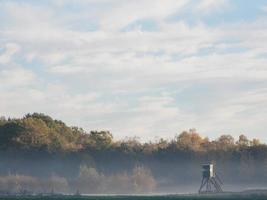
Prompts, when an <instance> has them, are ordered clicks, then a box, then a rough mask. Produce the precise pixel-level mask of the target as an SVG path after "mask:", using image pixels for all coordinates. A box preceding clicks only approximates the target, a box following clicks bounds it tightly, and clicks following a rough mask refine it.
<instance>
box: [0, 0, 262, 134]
mask: <svg viewBox="0 0 267 200" xmlns="http://www.w3.org/2000/svg"><path fill="white" fill-rule="evenodd" d="M75 2H76V1H72V0H68V1H57V2H56V3H57V6H56V8H54V7H53V8H51V9H49V10H50V11H49V12H46V11H47V8H42V7H41V6H31V5H29V4H26V3H24V4H16V3H12V4H7V5H5V6H4V7H5V10H6V12H7V13H9V15H8V16H7V18H8V22H9V23H8V28H6V27H5V28H1V25H0V30H1V31H0V37H1V38H4V39H3V40H1V41H0V45H1V46H6V48H5V49H4V50H3V53H2V54H1V55H0V63H2V64H7V63H9V64H10V66H12V67H11V68H7V67H6V66H5V67H3V69H2V68H1V72H0V83H1V85H0V90H1V93H2V94H5V95H1V96H0V102H1V105H0V112H1V115H2V114H5V115H8V116H10V115H11V116H21V115H23V114H25V113H27V112H35V111H37V112H44V113H47V114H50V115H52V116H53V117H56V118H58V119H62V120H63V121H66V122H67V123H69V124H73V125H79V126H82V127H85V128H86V129H87V130H90V129H110V130H111V131H112V132H113V133H114V134H115V136H116V137H124V136H125V135H127V134H132V135H138V136H140V138H145V139H153V138H154V136H162V135H161V134H163V136H164V137H172V136H173V135H174V134H175V133H177V132H178V131H181V130H183V129H187V128H192V127H195V128H197V129H199V130H200V131H203V132H204V133H205V134H208V133H211V134H216V135H217V134H219V133H222V132H227V131H231V133H233V134H239V133H240V132H241V131H246V130H248V131H253V128H254V129H255V130H257V131H258V132H259V133H260V134H261V133H262V130H263V129H264V128H266V127H265V126H264V125H262V126H261V124H264V122H263V120H260V119H264V118H266V116H265V114H264V113H262V112H261V110H263V109H264V106H265V104H266V103H265V102H266V101H265V100H266V94H265V93H266V92H265V91H264V90H259V88H262V87H263V86H262V85H264V84H265V82H267V71H266V66H267V59H266V56H265V55H266V51H267V48H266V45H264V44H266V43H267V37H266V35H267V34H266V33H267V24H266V20H265V18H264V17H263V18H262V19H260V18H259V19H257V20H255V21H253V22H248V23H246V24H243V23H240V22H238V23H233V24H223V25H217V26H214V27H209V26H207V25H205V24H204V23H203V22H198V23H196V24H193V25H191V24H190V25H189V24H187V23H186V22H185V21H183V20H179V21H176V22H170V21H169V20H166V18H168V17H169V16H171V15H173V14H177V12H178V13H179V12H183V11H184V10H183V8H184V6H185V5H187V6H189V4H187V1H172V0H170V1H164V3H162V2H163V1H159V0H156V1H150V0H148V1H139V0H137V1H131V2H130V3H129V2H128V1H127V2H126V1H113V0H107V1H105V3H107V2H108V3H107V5H108V6H107V7H104V8H103V7H101V6H103V4H102V3H100V4H101V6H99V7H98V10H96V11H95V10H94V11H92V12H93V14H91V13H85V11H84V10H83V11H82V12H81V13H75V14H76V15H78V19H83V20H85V21H86V20H92V19H93V20H95V21H96V22H97V23H98V25H99V27H98V30H95V31H80V30H78V29H75V28H72V26H70V25H69V23H70V22H69V20H70V18H72V16H69V15H68V13H67V12H66V15H64V16H63V15H57V13H56V11H57V9H61V8H62V7H64V6H63V5H64V4H66V3H70V4H71V3H75ZM79 2H80V3H81V4H82V5H83V6H85V7H86V6H88V5H90V6H94V5H96V4H97V5H98V1H95V0H88V1H86V0H84V1H82V0H81V1H79ZM198 2H200V3H198V4H197V3H195V4H193V7H192V8H191V9H192V10H194V11H195V9H197V10H198V11H199V12H200V11H201V12H205V13H206V12H208V13H211V12H212V11H214V10H218V9H220V8H221V7H222V6H225V2H228V1H211V0H202V1H198ZM105 3H104V4H105ZM109 6H110V7H109ZM187 9H188V8H187ZM14 10H15V11H16V12H14ZM88 12H89V11H88ZM39 13H45V14H44V15H39ZM84 16H85V18H83V17H84ZM75 17H77V16H75ZM75 19H77V18H75ZM146 19H151V20H153V21H155V22H156V25H157V30H155V31H140V30H128V31H127V32H121V31H118V30H119V29H121V28H123V27H125V26H128V25H129V24H131V23H133V22H136V21H138V20H146ZM264 21H265V22H264ZM84 24H85V23H84ZM18 60H20V61H21V60H23V62H21V63H20V61H18ZM35 71H36V72H35ZM239 83H240V85H242V87H241V86H239ZM248 83H251V85H252V86H253V87H252V86H251V85H249V86H247V85H246V84H248ZM243 84H244V85H243ZM207 85H208V86H207ZM254 85H255V86H254ZM199 87H200V88H199ZM246 87H247V88H246ZM244 88H245V89H244ZM21 97H23V98H21ZM256 111H258V112H256ZM246 112H250V113H252V115H253V117H251V119H253V120H251V121H250V119H249V117H248V116H247V115H246V114H244V113H246ZM244 122H245V123H244ZM255 127H257V128H255ZM260 127H262V128H260ZM260 134H259V135H258V136H261V135H260ZM213 136H214V135H213Z"/></svg>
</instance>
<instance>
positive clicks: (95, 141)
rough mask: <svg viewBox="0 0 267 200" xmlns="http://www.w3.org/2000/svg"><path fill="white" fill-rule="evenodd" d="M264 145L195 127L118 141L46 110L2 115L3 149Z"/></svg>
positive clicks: (135, 149) (147, 150)
mask: <svg viewBox="0 0 267 200" xmlns="http://www.w3.org/2000/svg"><path fill="white" fill-rule="evenodd" d="M263 146H266V145H264V144H261V142H260V141H259V140H258V139H252V140H249V139H248V138H247V137H246V136H245V135H240V136H239V139H238V141H235V139H234V138H233V137H232V136H231V135H222V136H220V137H219V138H218V139H216V140H213V141H210V140H209V139H208V138H207V137H205V138H203V137H201V136H200V135H199V134H198V133H197V132H196V130H195V129H190V130H189V131H183V132H182V133H181V134H179V135H178V136H176V137H175V138H173V139H172V140H170V141H168V140H165V139H163V138H161V139H159V140H158V141H154V142H149V143H141V142H139V141H138V139H137V138H135V137H133V138H128V139H125V140H117V141H115V140H113V136H112V134H111V133H110V132H109V131H91V132H89V133H87V132H85V131H84V130H83V129H82V128H78V127H69V126H67V125H66V124H65V123H64V122H62V121H59V120H53V119H52V118H51V117H49V116H47V115H44V114H39V113H34V114H27V115H26V116H25V117H23V118H22V119H10V118H9V119H6V118H5V117H1V118H0V147H1V149H7V148H11V147H12V148H18V149H30V148H32V149H41V150H45V151H48V152H58V151H68V152H69V151H81V150H86V149H90V150H106V149H119V150H120V151H127V152H142V153H144V154H146V153H152V152H155V151H161V150H163V149H177V150H182V151H202V152H203V151H204V152H207V151H214V150H222V151H227V150H235V149H244V148H250V147H263Z"/></svg>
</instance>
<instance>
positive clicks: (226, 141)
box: [217, 135, 235, 150]
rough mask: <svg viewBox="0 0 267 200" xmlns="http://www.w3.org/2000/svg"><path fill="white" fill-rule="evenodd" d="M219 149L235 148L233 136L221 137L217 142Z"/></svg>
mask: <svg viewBox="0 0 267 200" xmlns="http://www.w3.org/2000/svg"><path fill="white" fill-rule="evenodd" d="M217 146H218V148H219V149H222V150H227V149H231V148H233V147H234V146H235V139H234V138H233V137H232V136H231V135H221V136H220V137H219V139H218V140H217Z"/></svg>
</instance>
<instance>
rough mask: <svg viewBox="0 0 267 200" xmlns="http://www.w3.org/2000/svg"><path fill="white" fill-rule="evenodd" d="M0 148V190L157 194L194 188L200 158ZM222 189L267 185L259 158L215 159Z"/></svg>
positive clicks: (199, 181)
mask: <svg viewBox="0 0 267 200" xmlns="http://www.w3.org/2000/svg"><path fill="white" fill-rule="evenodd" d="M36 153H37V152H35V154H34V153H33V152H32V154H29V155H28V154H27V156H25V154H24V155H23V156H22V155H21V154H22V152H8V153H7V152H5V153H2V154H1V159H0V162H1V164H0V172H1V173H0V174H1V176H0V192H1V193H35V194H37V193H65V194H66V193H67V194H74V193H77V192H79V193H81V194H152V193H153V194H155V193H158V194H162V193H172V194H173V193H197V192H198V189H199V187H200V183H201V179H202V171H201V164H203V163H206V162H208V161H207V160H205V161H204V160H203V161H193V160H191V159H192V158H191V159H189V158H186V159H181V158H177V159H175V160H168V159H166V160H164V161H162V160H158V159H157V158H153V159H152V158H146V159H145V160H142V159H136V162H134V161H133V160H131V159H128V160H127V159H121V158H118V157H117V158H114V157H113V159H103V160H102V159H100V158H99V159H96V160H97V161H93V162H90V161H84V160H81V158H79V157H77V156H75V155H67V154H60V155H59V154H58V155H57V154H54V155H50V156H48V155H42V156H40V155H39V156H38V155H37V154H36ZM214 164H215V166H216V173H217V174H218V175H219V176H220V178H221V179H222V181H223V185H222V188H223V190H224V191H243V190H248V189H265V188H267V177H266V171H265V168H264V166H265V165H264V163H262V162H257V163H254V164H253V166H250V164H249V163H247V165H245V166H244V164H243V165H240V163H239V162H237V161H236V162H229V161H227V162H219V161H217V162H216V163H215V162H214Z"/></svg>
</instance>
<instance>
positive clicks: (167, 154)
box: [0, 113, 267, 193]
mask: <svg viewBox="0 0 267 200" xmlns="http://www.w3.org/2000/svg"><path fill="white" fill-rule="evenodd" d="M206 162H212V163H214V164H215V165H216V169H217V171H218V173H219V174H221V176H222V177H223V178H222V179H223V180H224V182H226V183H228V184H245V185H248V186H249V185H250V186H251V184H261V186H264V185H266V186H267V146H266V144H263V143H261V142H260V141H259V140H258V139H248V138H247V137H246V136H245V135H240V136H239V138H238V140H235V139H234V138H233V137H232V136H231V135H227V134H225V135H221V136H220V137H219V138H217V139H215V140H210V139H209V138H207V137H202V136H201V135H200V134H198V133H197V131H196V130H195V129H190V130H188V131H183V132H182V133H180V134H178V135H176V136H175V137H174V138H173V139H171V140H165V139H163V138H162V139H159V140H157V141H151V142H145V143H142V142H140V141H139V140H138V139H137V138H134V137H133V138H127V139H124V140H114V139H113V136H112V134H111V133H110V132H109V131H91V132H89V133H87V132H86V131H84V130H83V129H81V128H78V127H70V126H67V125H66V124H65V123H64V122H62V121H59V120H54V119H52V118H51V117H49V116H47V115H44V114H39V113H34V114H27V115H26V116H25V117H23V118H21V119H6V118H4V117H2V118H0V176H1V177H2V178H0V190H1V184H2V183H3V180H10V177H11V180H13V179H14V178H18V177H28V178H29V180H38V182H39V183H40V184H35V185H42V187H43V188H46V186H45V185H46V183H47V181H49V180H48V179H47V177H53V178H54V179H55V177H56V178H59V177H60V178H61V179H60V180H61V181H62V184H63V183H64V184H65V183H66V184H65V186H66V187H67V188H68V190H67V191H74V190H76V189H79V190H80V191H81V192H86V193H112V192H114V193H116V192H117V193H142V192H149V191H162V192H167V191H169V192H177V191H179V188H181V187H184V186H186V185H189V186H190V187H193V188H194V191H195V190H197V187H198V185H199V182H200V178H201V169H200V165H201V164H203V163H206ZM137 169H139V171H138V170H137ZM141 169H142V170H141ZM136 170H137V171H136ZM137 172H138V173H137ZM81 173H82V174H83V175H81ZM139 173H140V174H142V175H140V176H137V175H136V174H139ZM134 174H135V175H134ZM90 177H91V178H90ZM92 177H94V178H92ZM137 177H139V178H137ZM144 177H145V178H144ZM32 178H33V179H32ZM63 179H65V180H66V181H63ZM89 180H90V181H89ZM146 180H148V181H147V182H146ZM1 181H2V182H1ZM82 181H84V182H83V183H82ZM86 181H87V182H86ZM4 183H5V184H6V183H7V182H4ZM64 184H63V185H64ZM143 184H145V185H143ZM50 185H51V184H50ZM74 185H75V187H74ZM87 185H90V187H89V186H87ZM116 185H117V186H116ZM65 186H64V187H65ZM83 186H85V188H83ZM119 186H120V187H119ZM66 187H65V188H66ZM89 188H90V189H89ZM122 188H123V189H122ZM142 188H143V190H142ZM50 189H51V188H50ZM45 190H49V189H45ZM55 190H59V189H57V188H55ZM123 191H126V192H123ZM183 192H185V190H183Z"/></svg>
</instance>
